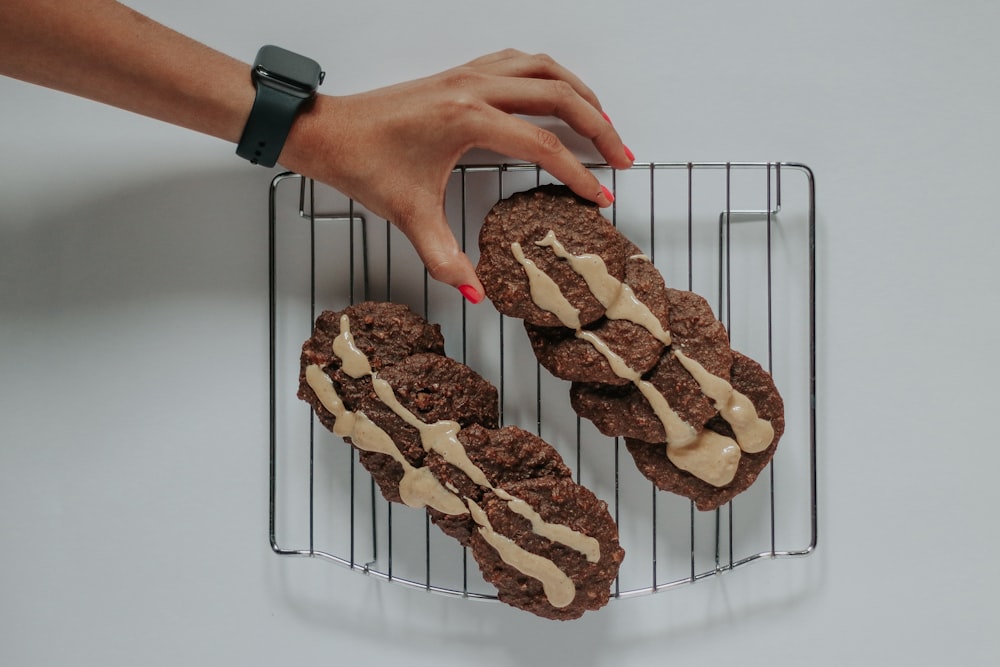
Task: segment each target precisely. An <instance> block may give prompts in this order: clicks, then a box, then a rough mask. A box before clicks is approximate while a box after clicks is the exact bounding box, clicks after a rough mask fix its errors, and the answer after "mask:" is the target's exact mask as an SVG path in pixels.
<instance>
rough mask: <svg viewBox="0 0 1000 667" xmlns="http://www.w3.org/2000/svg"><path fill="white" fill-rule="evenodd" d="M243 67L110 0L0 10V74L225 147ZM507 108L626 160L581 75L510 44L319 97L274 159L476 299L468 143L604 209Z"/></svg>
mask: <svg viewBox="0 0 1000 667" xmlns="http://www.w3.org/2000/svg"><path fill="white" fill-rule="evenodd" d="M249 70H250V66H249V65H248V64H246V63H243V62H241V61H239V60H236V59H233V58H230V57H229V56H226V55H224V54H222V53H219V52H218V51H215V50H212V49H210V48H209V47H207V46H205V45H203V44H200V43H198V42H196V41H194V40H191V39H189V38H187V37H185V36H183V35H181V34H179V33H177V32H175V31H173V30H171V29H169V28H167V27H165V26H162V25H160V24H158V23H156V22H154V21H152V20H150V19H148V18H146V17H144V16H142V15H141V14H138V13H137V12H135V11H133V10H131V9H129V8H127V7H125V6H123V5H121V4H119V3H117V2H114V1H113V0H75V1H74V2H64V1H61V0H3V2H2V3H0V73H2V74H5V75H8V76H12V77H15V78H18V79H22V80H25V81H29V82H32V83H36V84H39V85H42V86H46V87H50V88H54V89H57V90H61V91H64V92H68V93H72V94H75V95H80V96H82V97H87V98H90V99H93V100H96V101H99V102H103V103H106V104H110V105H113V106H116V107H120V108H122V109H127V110H129V111H134V112H136V113H139V114H143V115H145V116H149V117H152V118H156V119H159V120H163V121H166V122H168V123H172V124H175V125H179V126H182V127H186V128H189V129H192V130H195V131H198V132H202V133H204V134H208V135H211V136H214V137H218V138H220V139H224V140H226V141H229V142H232V143H236V142H238V141H239V138H240V135H241V134H242V131H243V127H244V125H245V124H246V120H247V117H248V116H249V113H250V108H251V107H252V105H253V99H254V95H255V90H254V86H253V84H252V82H251V79H250V75H249ZM195 71H197V73H198V74H197V76H193V75H192V72H195ZM513 114H524V115H535V116H543V115H545V116H556V117H558V118H561V119H562V120H564V121H565V122H566V123H567V124H568V125H569V126H570V127H572V128H573V129H574V130H575V131H577V132H578V133H580V134H581V135H582V136H585V137H587V138H589V139H591V140H592V141H593V142H594V145H595V146H596V147H597V149H598V150H599V151H600V152H601V154H602V155H603V156H604V158H605V159H606V160H607V162H608V163H609V164H610V165H612V166H613V167H616V168H624V167H627V166H629V165H630V164H631V163H632V159H633V158H632V155H631V152H630V151H629V150H628V149H627V148H626V147H625V146H624V145H623V144H622V142H621V139H620V138H619V136H618V133H617V132H616V131H615V129H614V127H613V126H612V125H611V124H610V123H609V122H608V121H607V117H606V116H605V115H604V114H603V113H602V112H601V107H600V103H599V102H598V100H597V97H596V96H595V95H594V94H593V92H592V91H591V90H590V89H589V88H587V86H585V85H584V84H583V82H582V81H580V80H579V79H578V78H577V77H576V76H574V75H573V74H572V73H571V72H569V71H567V70H566V69H565V68H563V67H562V66H561V65H559V64H558V63H556V62H555V61H553V60H552V59H551V58H548V57H546V56H529V55H526V54H523V53H520V52H518V51H513V50H509V51H503V52H500V53H495V54H491V55H488V56H484V57H482V58H479V59H477V60H474V61H472V62H470V63H467V64H465V65H462V66H460V67H457V68H455V69H452V70H448V71H446V72H442V73H441V74H437V75H434V76H431V77H427V78H425V79H420V80H417V81H411V82H407V83H403V84H398V85H396V86H391V87H389V88H383V89H380V90H375V91H371V92H368V93H362V94H359V95H349V96H340V97H336V96H330V95H320V96H318V97H317V98H316V100H315V102H314V103H313V104H311V105H310V106H309V107H308V108H307V109H306V110H305V111H304V112H303V113H302V114H301V115H300V117H299V118H298V120H297V121H296V122H295V124H294V125H293V126H292V131H291V133H290V134H289V137H288V140H287V141H286V143H285V147H284V149H283V150H282V153H281V157H280V162H281V164H282V165H284V166H285V167H287V168H289V169H292V170H294V171H296V172H298V173H300V174H302V175H303V176H307V177H310V178H315V179H316V180H318V181H321V182H324V183H327V184H329V185H331V186H333V187H335V188H337V189H338V190H340V191H341V192H344V193H345V194H347V195H349V196H351V197H353V198H354V199H356V200H357V201H358V202H360V203H361V204H362V205H364V206H365V207H366V208H368V209H369V210H371V211H372V212H373V213H375V214H376V215H380V216H382V217H384V218H386V219H387V220H391V221H392V222H393V223H394V224H395V225H396V226H398V227H399V228H400V229H401V230H402V231H403V233H404V234H405V235H406V236H407V238H408V239H409V240H410V242H411V243H412V244H413V246H414V248H415V249H416V251H417V253H418V254H419V255H420V258H421V260H422V261H423V262H424V264H425V265H426V266H427V269H428V271H429V272H430V275H431V276H432V277H433V278H435V279H437V280H440V281H442V282H445V283H447V284H449V285H453V286H455V287H459V288H461V289H462V290H463V294H466V296H467V297H469V298H470V300H472V301H478V300H479V299H480V298H481V295H482V294H483V288H482V285H481V283H480V282H479V279H478V278H477V277H476V274H475V270H474V268H473V266H472V263H471V262H470V261H469V259H468V257H466V255H465V254H464V253H462V251H461V249H460V247H459V245H458V242H457V241H456V240H455V237H454V236H453V234H452V233H451V231H450V229H449V227H448V224H447V220H446V219H445V215H444V194H445V187H446V184H447V181H448V177H449V175H450V173H451V170H452V169H453V168H454V166H455V164H456V163H457V162H458V160H459V159H460V158H461V156H462V155H463V154H464V153H465V152H467V151H468V150H469V149H471V148H485V149H489V150H492V151H495V152H497V153H500V154H503V155H509V156H511V157H514V158H517V159H521V160H526V161H530V162H534V163H537V164H538V165H540V166H541V167H542V168H544V169H546V170H547V171H549V172H550V173H551V174H552V175H553V176H554V177H555V178H557V179H559V180H561V181H562V182H564V183H565V184H566V185H568V186H569V187H570V188H571V189H573V190H574V191H575V192H576V193H577V194H579V195H580V196H582V197H585V198H587V199H590V200H592V201H595V202H597V203H598V204H600V205H602V206H608V205H610V204H611V198H610V193H609V192H608V191H607V190H606V189H605V188H603V187H602V186H601V184H600V183H599V182H598V180H597V178H596V177H595V176H594V175H593V174H592V173H590V172H589V171H588V170H587V169H585V168H584V167H583V165H582V164H580V162H579V160H577V159H576V157H575V156H573V154H572V153H571V152H570V151H569V150H568V149H567V148H566V147H565V146H563V144H562V143H561V142H560V141H559V139H558V138H557V137H556V136H555V135H554V134H553V133H551V132H549V131H546V130H543V129H542V128H539V127H538V126H536V125H534V124H532V123H530V122H528V121H526V120H523V119H521V118H519V117H517V116H515V115H513Z"/></svg>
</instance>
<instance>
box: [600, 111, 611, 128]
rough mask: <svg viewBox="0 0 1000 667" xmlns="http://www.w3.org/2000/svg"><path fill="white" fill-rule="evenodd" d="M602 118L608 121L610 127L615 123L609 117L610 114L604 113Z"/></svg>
mask: <svg viewBox="0 0 1000 667" xmlns="http://www.w3.org/2000/svg"><path fill="white" fill-rule="evenodd" d="M601 116H602V117H603V118H604V120H606V121H608V125H614V123H612V122H611V118H610V117H609V116H608V114H606V113H604V112H603V111H602V112H601Z"/></svg>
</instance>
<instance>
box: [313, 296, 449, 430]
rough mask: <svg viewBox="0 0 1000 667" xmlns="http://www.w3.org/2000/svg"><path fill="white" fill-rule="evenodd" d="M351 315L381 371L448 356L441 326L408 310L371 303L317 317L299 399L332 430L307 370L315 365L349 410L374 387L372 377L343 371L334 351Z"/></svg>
mask: <svg viewBox="0 0 1000 667" xmlns="http://www.w3.org/2000/svg"><path fill="white" fill-rule="evenodd" d="M345 315H346V316H347V319H348V322H349V328H350V331H351V334H352V335H353V337H354V344H355V345H356V347H357V348H358V350H360V351H361V352H362V353H364V354H365V355H366V356H367V357H368V362H369V363H370V364H371V368H372V370H373V371H375V372H378V371H380V370H382V369H383V368H386V367H388V366H391V365H393V364H395V363H397V362H399V361H401V360H403V359H405V358H407V357H409V356H410V355H412V354H416V353H418V352H435V353H438V354H443V353H444V338H443V337H442V336H441V327H440V326H438V325H436V324H430V323H428V322H427V320H425V319H424V318H422V317H421V316H419V315H417V314H416V313H414V312H413V311H412V310H410V309H409V308H408V307H407V306H404V305H402V304H396V303H387V302H372V301H366V302H363V303H358V304H355V305H353V306H348V307H347V308H345V309H343V310H339V311H324V312H323V313H321V314H320V315H319V317H317V318H316V323H315V326H314V327H313V333H312V336H310V338H309V339H308V340H306V342H305V343H304V344H303V346H302V356H301V369H300V372H299V391H298V397H299V398H301V399H302V400H304V401H306V402H307V403H309V404H310V405H312V406H313V408H314V409H315V410H316V414H317V416H318V417H319V419H320V421H321V422H322V423H323V425H324V426H326V427H327V428H328V429H332V428H333V422H334V419H333V415H331V414H330V413H329V412H328V411H327V410H326V409H325V408H323V406H322V405H321V404H320V403H319V400H318V399H317V398H316V394H315V393H314V392H313V390H312V389H311V388H310V387H309V385H308V383H306V380H305V369H306V367H307V366H309V365H310V364H316V365H317V366H319V367H320V368H322V369H323V370H324V372H326V374H327V375H328V376H329V377H330V379H331V380H332V381H333V384H334V387H335V388H336V390H337V393H338V394H339V395H340V397H341V399H342V400H343V401H344V404H345V405H346V406H347V408H348V409H349V410H353V409H355V407H356V406H357V403H358V400H359V399H360V397H361V396H362V395H364V394H366V393H368V392H369V391H370V389H371V379H370V378H368V377H361V378H352V377H351V376H350V375H348V374H347V373H344V372H343V371H341V369H340V367H341V361H340V359H339V358H338V357H337V356H336V355H335V354H334V353H333V341H334V339H336V338H337V336H339V335H340V323H341V318H342V317H343V316H345Z"/></svg>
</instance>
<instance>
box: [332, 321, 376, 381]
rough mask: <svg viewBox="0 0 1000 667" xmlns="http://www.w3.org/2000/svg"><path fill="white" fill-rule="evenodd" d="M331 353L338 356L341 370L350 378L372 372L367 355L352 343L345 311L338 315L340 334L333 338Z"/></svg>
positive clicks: (349, 323)
mask: <svg viewBox="0 0 1000 667" xmlns="http://www.w3.org/2000/svg"><path fill="white" fill-rule="evenodd" d="M333 353H334V354H335V355H337V356H338V357H339V358H340V363H341V366H340V368H341V370H342V371H344V372H345V373H347V374H348V375H350V376H351V377H352V378H355V379H356V378H361V377H365V376H366V375H371V374H372V367H371V364H370V363H368V357H367V355H365V353H364V352H362V351H361V350H359V349H358V346H357V345H355V344H354V334H352V333H351V322H350V319H349V318H348V317H347V314H346V313H345V314H343V315H341V316H340V334H339V335H338V336H337V337H336V338H334V339H333Z"/></svg>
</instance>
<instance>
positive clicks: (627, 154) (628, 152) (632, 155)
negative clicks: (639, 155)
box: [625, 146, 635, 162]
mask: <svg viewBox="0 0 1000 667" xmlns="http://www.w3.org/2000/svg"><path fill="white" fill-rule="evenodd" d="M625 157H627V158H628V159H629V160H630V161H632V162H635V153H633V152H632V149H631V148H629V147H628V146H625Z"/></svg>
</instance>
